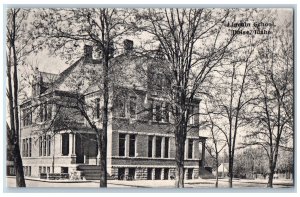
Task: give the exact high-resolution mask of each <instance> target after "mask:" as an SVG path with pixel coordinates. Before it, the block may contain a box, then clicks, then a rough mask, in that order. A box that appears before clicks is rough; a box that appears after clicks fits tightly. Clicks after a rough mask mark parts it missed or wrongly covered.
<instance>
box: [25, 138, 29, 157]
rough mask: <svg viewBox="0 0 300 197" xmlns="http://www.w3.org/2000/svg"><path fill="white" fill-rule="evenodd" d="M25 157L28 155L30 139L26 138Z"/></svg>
mask: <svg viewBox="0 0 300 197" xmlns="http://www.w3.org/2000/svg"><path fill="white" fill-rule="evenodd" d="M25 157H28V139H27V138H26V139H25Z"/></svg>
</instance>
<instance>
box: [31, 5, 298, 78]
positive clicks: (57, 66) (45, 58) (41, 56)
mask: <svg viewBox="0 0 300 197" xmlns="http://www.w3.org/2000/svg"><path fill="white" fill-rule="evenodd" d="M277 13H278V21H277V24H282V25H283V24H284V22H285V21H286V20H290V19H292V12H291V9H277ZM66 28H67V27H66ZM127 38H128V39H133V40H134V45H136V44H138V43H140V42H143V35H142V36H140V37H139V38H134V36H131V37H127ZM146 39H149V38H148V37H147V36H145V40H146ZM82 53H83V48H82ZM76 60H77V59H74V60H72V62H75V61H76ZM27 62H28V63H29V64H31V65H32V66H34V67H36V66H38V68H39V70H40V71H43V72H49V73H55V74H58V73H61V72H62V71H63V70H65V69H66V68H68V67H69V66H70V64H68V63H66V60H65V59H62V58H61V57H59V56H55V55H51V54H49V51H48V49H43V50H42V51H41V52H39V53H37V54H31V55H30V56H29V57H28V59H27Z"/></svg>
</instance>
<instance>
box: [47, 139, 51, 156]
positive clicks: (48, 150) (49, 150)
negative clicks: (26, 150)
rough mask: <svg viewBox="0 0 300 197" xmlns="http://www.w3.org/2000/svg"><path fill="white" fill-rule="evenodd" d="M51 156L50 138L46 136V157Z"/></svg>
mask: <svg viewBox="0 0 300 197" xmlns="http://www.w3.org/2000/svg"><path fill="white" fill-rule="evenodd" d="M50 154H51V136H50V135H47V156H50Z"/></svg>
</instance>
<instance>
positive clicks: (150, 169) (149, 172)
mask: <svg viewBox="0 0 300 197" xmlns="http://www.w3.org/2000/svg"><path fill="white" fill-rule="evenodd" d="M152 171H153V168H148V169H147V180H152Z"/></svg>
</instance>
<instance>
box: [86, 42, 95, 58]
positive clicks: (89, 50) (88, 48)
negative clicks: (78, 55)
mask: <svg viewBox="0 0 300 197" xmlns="http://www.w3.org/2000/svg"><path fill="white" fill-rule="evenodd" d="M84 57H85V58H86V59H92V58H93V47H92V46H90V45H84Z"/></svg>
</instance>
